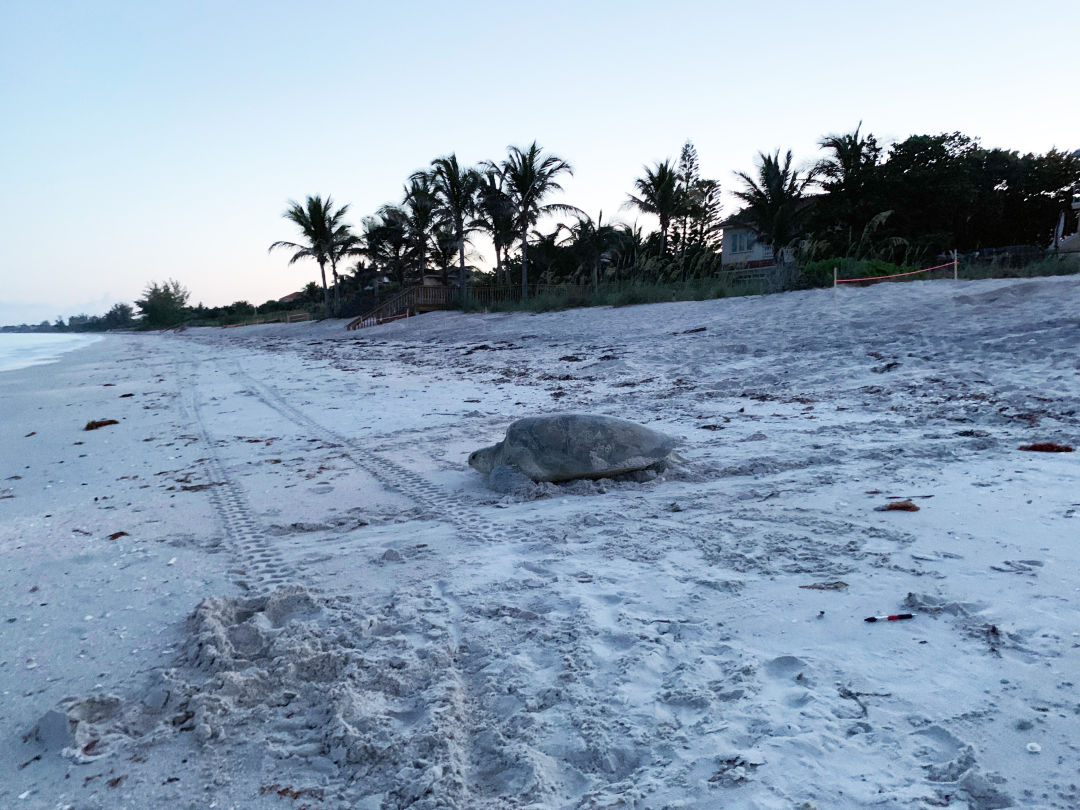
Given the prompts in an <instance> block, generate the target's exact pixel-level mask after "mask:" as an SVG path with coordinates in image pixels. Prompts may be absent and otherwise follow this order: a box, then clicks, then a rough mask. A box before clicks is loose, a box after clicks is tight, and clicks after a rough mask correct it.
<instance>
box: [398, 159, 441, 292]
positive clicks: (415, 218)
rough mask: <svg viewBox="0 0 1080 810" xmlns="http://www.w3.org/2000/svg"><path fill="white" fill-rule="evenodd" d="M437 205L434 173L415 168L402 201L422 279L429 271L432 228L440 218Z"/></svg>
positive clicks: (409, 235) (416, 274) (416, 264)
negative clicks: (419, 170)
mask: <svg viewBox="0 0 1080 810" xmlns="http://www.w3.org/2000/svg"><path fill="white" fill-rule="evenodd" d="M438 207H439V201H438V198H437V197H436V196H435V184H434V178H433V176H432V175H431V173H430V172H415V173H414V174H413V175H412V176H411V177H410V178H409V184H408V185H407V186H405V199H404V200H403V201H402V203H401V210H402V211H403V212H404V214H405V231H406V235H407V237H408V240H409V248H410V252H411V254H412V257H413V260H414V262H415V264H414V267H415V276H416V279H417V280H418V281H423V278H424V274H425V273H426V272H427V257H428V251H429V249H430V246H431V238H432V231H433V229H434V228H435V223H436V222H437V221H438V216H437V212H438Z"/></svg>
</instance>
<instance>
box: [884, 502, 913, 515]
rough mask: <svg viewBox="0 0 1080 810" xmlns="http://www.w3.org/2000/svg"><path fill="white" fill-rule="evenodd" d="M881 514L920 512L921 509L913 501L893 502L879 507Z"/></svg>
mask: <svg viewBox="0 0 1080 810" xmlns="http://www.w3.org/2000/svg"><path fill="white" fill-rule="evenodd" d="M877 511H879V512H918V511H919V507H918V506H916V505H915V504H913V503H912V502H911V501H892V502H891V503H887V504H885V505H884V506H878V507H877Z"/></svg>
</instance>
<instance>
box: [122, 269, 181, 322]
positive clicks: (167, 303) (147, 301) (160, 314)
mask: <svg viewBox="0 0 1080 810" xmlns="http://www.w3.org/2000/svg"><path fill="white" fill-rule="evenodd" d="M189 296H190V293H189V292H188V291H187V290H186V289H185V288H184V287H183V286H182V285H181V284H180V282H179V281H174V280H172V279H170V280H168V281H166V282H164V283H161V284H158V283H157V282H156V281H155V282H151V283H150V284H148V285H147V287H146V289H145V290H143V297H142V298H140V299H138V300H137V301H136V302H135V306H137V307H138V308H139V311H140V312H141V313H142V316H143V323H144V324H145V325H146V326H149V327H151V328H155V329H161V328H165V327H169V326H176V325H177V324H180V323H183V321H184V319H185V318H186V317H187V309H186V305H187V301H188V297H189Z"/></svg>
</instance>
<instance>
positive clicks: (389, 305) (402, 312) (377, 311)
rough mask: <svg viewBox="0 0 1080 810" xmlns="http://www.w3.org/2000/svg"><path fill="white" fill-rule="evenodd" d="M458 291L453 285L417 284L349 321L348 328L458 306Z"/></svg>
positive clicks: (361, 326) (372, 324)
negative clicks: (429, 285) (431, 285)
mask: <svg viewBox="0 0 1080 810" xmlns="http://www.w3.org/2000/svg"><path fill="white" fill-rule="evenodd" d="M457 302H458V291H457V290H456V289H455V288H453V287H424V286H420V285H418V286H416V287H409V288H408V289H406V290H402V291H401V292H399V293H398V294H397V295H395V296H394V297H393V298H390V299H388V300H386V301H383V302H382V303H381V304H379V306H377V307H375V308H374V309H373V310H371V311H370V312H365V313H364V314H363V315H361V316H360V317H359V318H356V319H354V320H352V321H349V323H348V324H346V325H345V328H346V329H350V330H351V329H363V328H364V327H366V326H378V325H379V324H380V323H386V322H387V321H396V320H398V319H399V318H407V317H409V316H410V315H419V314H420V313H421V312H431V311H432V310H436V309H450V308H451V307H454V306H457Z"/></svg>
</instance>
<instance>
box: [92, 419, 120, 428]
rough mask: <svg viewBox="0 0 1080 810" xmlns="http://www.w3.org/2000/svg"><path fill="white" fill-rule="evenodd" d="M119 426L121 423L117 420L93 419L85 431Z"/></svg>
mask: <svg viewBox="0 0 1080 810" xmlns="http://www.w3.org/2000/svg"><path fill="white" fill-rule="evenodd" d="M119 424H120V423H119V422H117V421H116V420H115V419H91V420H90V421H89V422H87V423H86V427H84V428H83V430H97V429H98V428H103V427H105V426H106V425H119Z"/></svg>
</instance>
